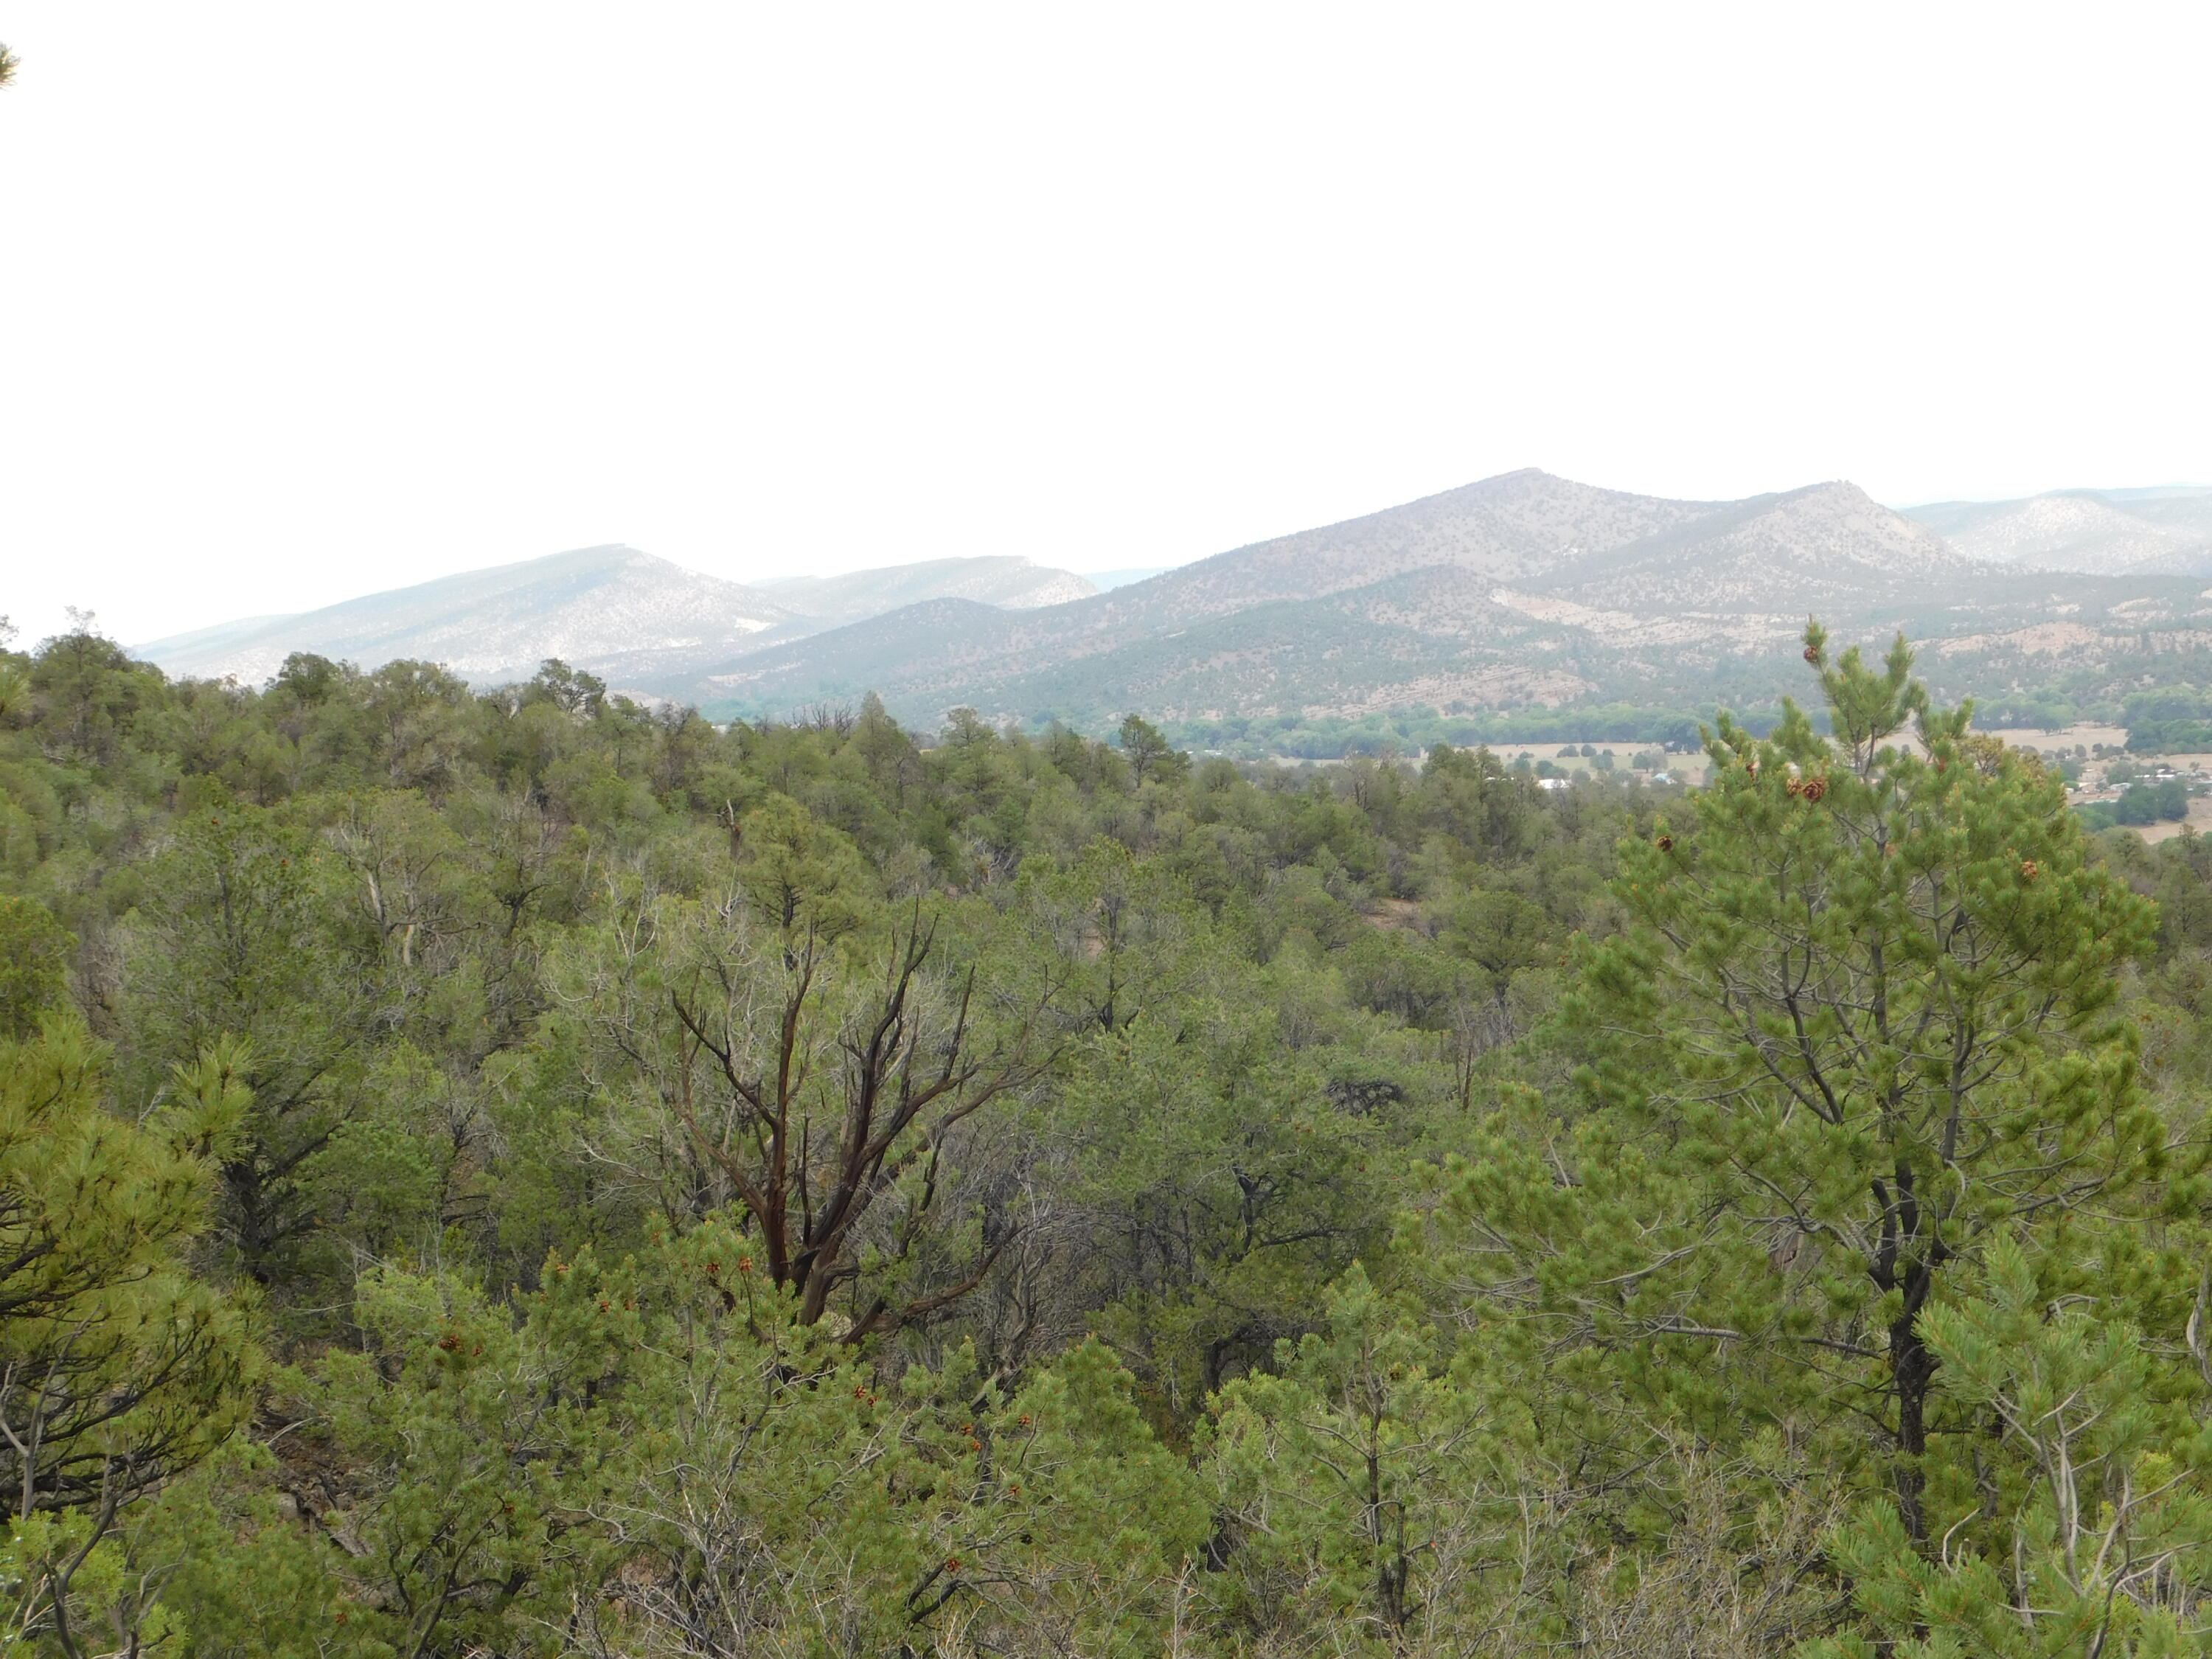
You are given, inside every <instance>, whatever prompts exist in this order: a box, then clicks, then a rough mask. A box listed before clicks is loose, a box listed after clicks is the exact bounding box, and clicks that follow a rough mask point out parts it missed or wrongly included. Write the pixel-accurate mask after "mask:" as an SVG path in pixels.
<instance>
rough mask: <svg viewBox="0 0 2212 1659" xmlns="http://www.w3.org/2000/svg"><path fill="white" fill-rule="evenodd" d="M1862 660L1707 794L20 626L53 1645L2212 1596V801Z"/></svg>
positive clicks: (548, 1638) (29, 1233) (26, 1406)
mask: <svg viewBox="0 0 2212 1659" xmlns="http://www.w3.org/2000/svg"><path fill="white" fill-rule="evenodd" d="M1807 651H1808V659H1810V661H1811V663H1812V668H1811V670H1810V671H1809V674H1808V683H1809V684H1813V685H1814V686H1815V687H1816V688H1817V691H1818V697H1819V701H1818V703H1817V705H1816V706H1815V707H1814V708H1812V709H1811V710H1809V711H1804V712H1801V711H1798V710H1796V709H1794V708H1792V709H1789V710H1786V711H1785V712H1784V717H1783V719H1782V720H1780V722H1779V723H1778V725H1777V726H1775V727H1774V728H1773V730H1772V732H1771V734H1770V735H1769V736H1767V737H1765V738H1753V737H1752V736H1751V735H1749V734H1748V733H1747V732H1745V731H1743V730H1741V728H1739V727H1738V726H1736V725H1735V723H1733V722H1732V721H1729V720H1725V719H1723V720H1722V721H1721V722H1720V723H1719V725H1718V726H1717V729H1716V730H1715V731H1714V732H1711V734H1710V743H1709V747H1710V751H1711V757H1712V759H1713V761H1714V763H1715V769H1714V772H1713V777H1712V782H1711V787H1706V788H1704V789H1701V790H1699V791H1697V792H1695V793H1685V792H1683V791H1681V790H1680V789H1679V788H1677V787H1674V786H1671V785H1662V786H1659V787H1651V786H1648V785H1644V784H1640V783H1638V781H1636V780H1635V779H1634V777H1633V776H1632V775H1629V774H1626V773H1620V772H1613V771H1607V770H1603V769H1601V770H1600V771H1599V772H1597V773H1595V774H1587V775H1583V776H1582V777H1581V778H1579V779H1578V781H1576V782H1574V783H1573V784H1572V785H1571V787H1565V788H1561V789H1559V790H1556V791H1547V790H1544V789H1541V788H1540V787H1538V785H1537V781H1536V779H1535V777H1534V775H1533V774H1531V773H1529V772H1526V771H1516V770H1514V769H1509V768H1507V767H1504V766H1502V765H1500V764H1499V763H1498V761H1497V760H1496V759H1494V758H1493V757H1492V756H1490V755H1489V754H1488V753H1487V752H1486V751H1484V750H1471V751H1470V750H1456V749H1452V748H1448V747H1438V748H1437V749H1436V750H1433V751H1432V752H1431V753H1429V754H1427V755H1425V756H1404V757H1400V756H1393V755H1388V754H1385V755H1382V756H1370V757H1357V758H1353V759H1351V760H1347V761H1345V762H1343V763H1339V764H1331V765H1327V766H1311V765H1305V766H1295V767H1294V766H1287V765H1279V764H1274V763H1250V764H1247V763H1231V762H1230V761H1228V760H1226V759H1224V758H1221V757H1208V756H1205V755H1188V754H1184V753H1182V752H1179V751H1177V750H1176V749H1175V748H1174V747H1173V746H1172V745H1171V744H1170V743H1169V742H1168V741H1167V740H1166V739H1165V738H1164V737H1163V736H1162V734H1161V732H1160V731H1159V730H1158V728H1157V727H1156V726H1153V725H1152V724H1151V723H1149V722H1148V721H1146V720H1144V719H1142V718H1139V717H1138V716H1135V715H1131V716H1129V717H1128V718H1127V720H1123V721H1122V722H1121V726H1120V727H1119V729H1118V731H1116V732H1115V733H1114V734H1113V736H1112V738H1111V740H1110V741H1106V742H1100V741H1097V740H1094V739H1092V738H1089V737H1086V736H1085V735H1083V734H1081V733H1079V732H1072V731H1067V730H1065V729H1060V728H1055V729H1054V730H1052V731H1049V732H1046V733H1045V734H1044V735H1043V736H1042V737H1038V738H1030V737H1024V736H1023V735H1020V734H1019V733H1018V732H1012V731H1001V730H999V729H996V728H995V727H994V725H993V723H992V722H991V721H990V720H986V719H984V718H982V717H981V716H980V715H978V714H976V713H975V711H973V710H969V709H957V710H954V711H952V712H951V714H950V715H949V716H948V717H947V720H946V721H945V726H944V727H943V729H942V730H940V731H939V732H928V733H924V732H909V731H907V730H904V729H902V727H900V726H898V725H897V724H896V722H894V721H893V720H890V718H889V717H888V716H887V715H886V714H884V709H883V708H882V707H881V705H880V704H879V703H878V702H875V701H874V700H873V699H872V698H871V699H868V700H866V701H865V702H862V703H861V704H860V706H859V707H858V708H853V709H842V708H824V709H820V710H817V711H813V712H812V713H811V714H806V715H805V716H803V717H799V718H794V719H793V720H789V721H787V722H779V723H763V724H760V725H757V726H747V725H737V726H730V727H728V728H726V729H724V728H719V727H716V726H712V725H710V724H708V722H706V721H704V720H702V719H701V718H700V717H699V716H698V715H697V714H696V713H693V712H690V711H687V710H683V709H660V708H646V707H643V706H641V705H640V704H638V703H637V702H634V701H632V700H630V699H629V698H626V697H624V696H621V695H620V694H619V693H618V692H617V691H614V690H611V689H610V688H609V687H608V686H607V685H605V684H603V683H601V682H600V681H599V680H598V679H596V678H594V677H592V675H590V674H587V673H582V672H580V671H576V670H574V669H573V668H571V667H569V666H568V665H564V664H562V663H559V662H549V663H547V664H546V665H544V670H543V671H542V672H541V673H540V674H538V677H537V678H535V679H533V680H532V681H531V682H529V683H528V684H521V685H514V686H508V687H504V688H500V689H497V690H478V689H475V688H471V687H470V686H469V685H467V684H464V683H463V682H461V681H460V680H459V679H458V678H455V677H453V675H451V674H449V673H447V671H444V670H442V669H441V668H439V667H437V666H436V665H429V664H422V663H395V664H391V665H386V666H385V667H382V668H380V669H377V670H374V671H368V672H364V671H360V670H358V669H356V668H355V667H352V666H350V665H346V664H342V663H334V662H330V661H326V660H324V659H319V658H314V657H309V656H295V657H294V658H293V659H290V660H289V661H288V662H287V663H286V664H285V665H283V669H282V671H280V672H278V673H277V674H276V676H275V677H274V678H271V679H270V682H269V683H268V684H266V685H265V686H263V687H261V688H259V689H253V688H248V687H242V686H238V685H235V684H228V683H222V684H216V683H207V682H180V683H172V682H169V681H167V680H166V679H165V678H163V677H162V676H161V674H160V673H159V672H157V671H155V670H153V669H151V668H149V667H148V666H146V665H143V664H139V663H136V662H133V661H132V660H131V659H130V658H129V657H128V655H127V654H126V653H124V652H123V651H121V650H120V649H119V648H118V647H115V646H114V645H113V644H112V642H111V641H106V640H105V639H103V638H101V637H100V635H98V634H96V633H95V632H94V631H92V630H91V629H90V628H89V627H88V626H87V627H83V628H80V629H76V630H75V631H73V632H72V633H70V634H69V635H64V636H62V637H60V638H58V639H55V640H52V641H47V642H46V643H45V644H43V645H41V646H40V647H39V648H38V649H36V650H35V651H31V652H26V653H9V652H4V651H0V1492H4V1493H5V1494H6V1503H7V1510H8V1516H9V1535H8V1536H9V1545H8V1553H7V1555H6V1557H5V1560H4V1563H0V1591H3V1592H4V1595H5V1596H6V1597H7V1598H8V1600H7V1602H6V1607H7V1610H8V1623H7V1625H6V1628H5V1633H4V1634H0V1644H4V1645H6V1646H8V1648H9V1650H11V1651H21V1652H25V1653H47V1652H51V1653H56V1654H63V1655H70V1656H79V1655H90V1654H94V1653H101V1654H106V1653H125V1652H150V1651H155V1650H162V1651H168V1652H172V1653H175V1654H178V1655H190V1656H208V1659H214V1656H230V1655H238V1656H245V1655H264V1654H266V1655H284V1656H291V1655H297V1656H301V1659H305V1656H309V1655H314V1656H361V1659H368V1656H388V1655H407V1656H445V1655H452V1656H461V1655H467V1654H499V1655H523V1654H529V1655H556V1654H578V1655H593V1656H615V1655H622V1656H634V1655H665V1656H707V1655H717V1656H725V1655H738V1654H744V1655H754V1654H791V1655H827V1654H833V1653H835V1654H868V1655H895V1654H916V1655H919V1654H922V1653H938V1654H947V1655H957V1654H968V1655H983V1654H997V1653H1046V1652H1057V1653H1070V1654H1077V1653H1079V1654H1084V1655H1092V1654H1130V1655H1137V1654H1146V1655H1150V1654H1157V1653H1159V1652H1162V1651H1168V1652H1172V1653H1176V1654H1183V1655H1201V1654H1203V1655H1235V1654H1245V1655H1253V1656H1259V1655H1282V1656H1287V1655H1291V1654H1302V1655H1303V1654H1321V1653H1328V1654H1370V1653H1371V1654H1407V1655H1413V1654H1419V1655H1444V1654H1451V1655H1497V1656H1508V1655H1510V1656H1522V1655H1535V1654H1547V1653H1555V1654H1560V1655H1565V1654H1570V1653H1572V1654H1579V1655H1591V1654H1597V1655H1628V1654H1638V1655H1642V1654H1647V1653H1668V1654H1673V1653H1684V1654H1692V1653H1694V1654H1699V1655H1712V1656H1751V1655H1766V1654H1787V1653H1795V1652H1799V1651H1804V1652H1808V1653H1820V1654H1824V1655H1828V1656H1844V1655H1866V1654H1874V1653H1882V1654H1888V1655H1913V1656H1925V1659H1936V1656H1938V1655H1954V1654H1955V1655H1966V1654H1972V1655H1990V1656H2015V1655H2018V1656H2028V1655H2046V1654H2048V1655H2057V1654H2077V1653H2091V1652H2097V1653H2103V1654H2106V1655H2119V1654H2128V1655H2138V1656H2151V1655H2165V1654H2181V1653H2196V1652H2203V1651H2206V1650H2207V1644H2208V1640H2212V1638H2208V1635H2207V1632H2208V1630H2212V1606H2208V1604H2207V1601H2206V1594H2207V1589H2208V1585H2209V1584H2212V1554H2208V1552H2212V1486H2208V1481H2212V1430H2208V1424H2212V1335H2209V1334H2208V1331H2212V1325H2208V1310H2212V1278H2208V1276H2207V1270H2206V1268H2205V1266H2204V1263H2205V1261H2206V1260H2207V1255H2206V1245H2207V1243H2208V1239H2207V1237H2206V1230H2205V1203H2206V1198H2207V1192H2206V1187H2205V1183H2204V1180H2203V1170H2204V1162H2205V1157H2206V1143H2205V1138H2204V1134H2203V1127H2204V1126H2203V1113H2202V1110H2201V1105H2200V1103H2201V1101H2202V1099H2203V1094H2204V1091H2205V1090H2206V1089H2207V1087H2208V1086H2212V1042H2208V1041H2207V1039H2206V1036H2205V1035H2204V1033H2205V1030H2206V1025H2205V1021H2204V1018H2203V1016H2204V1015H2205V1013H2206V1012H2208V1005H2212V854H2209V853H2208V852H2207V851H2206V850H2205V848H2203V844H2202V843H2200V842H2198V841H2197V838H2196V837H2195V836H2191V835H2188V834H2184V835H2182V836H2177V837H2175V838H2173V839H2172V840H2168V841H2166V842H2162V843H2160V844H2159V845H2157V846H2155V847H2151V846H2147V845H2145V844H2144V843H2143V842H2141V841H2139V840H2137V839H2136V838H2135V837H2134V836H2133V835H2132V834H2131V833H2130V831H2128V830H2126V829H2112V830H2108V831H2105V832H2103V833H2101V834H2099V835H2096V836H2093V838H2092V837H2089V836H2086V835H2085V831H2084V829H2083V827H2082V825H2081V823H2080V822H2079V821H2078V820H2077V818H2076V817H2075V816H2073V815H2071V814H2069V812H2068V811H2066V810H2065V808H2064V805H2063V796H2062V794H2061V793H2059V791H2058V789H2057V785H2056V783H2055V781H2052V780H2051V779H2048V778H2046V777H2045V776H2044V775H2043V774H2042V772H2041V770H2040V769H2039V767H2038V766H2037V765H2036V764H2035V763H2033V761H2032V760H2027V759H2023V758H2021V757H2018V756H2015V755H2013V754H2011V753H2009V752H2008V751H2006V750H2002V748H2000V747H1998V746H1996V745H1995V744H1991V743H1990V742H1989V741H1988V740H1987V739H1985V738H1982V737H1981V736H1980V735H1979V734H1978V733H1977V732H1975V731H1974V730H1973V729H1972V725H1971V721H1970V719H1969V714H1968V711H1964V710H1950V711H1946V710H1940V709H1936V708H1930V707H1929V706H1928V703H1927V700H1926V698H1925V697H1924V696H1923V694H1922V693H1921V692H1920V691H1919V690H1918V689H1917V685H1916V684H1915V683H1914V681H1913V679H1912V676H1911V663H1910V659H1909V657H1908V656H1907V655H1906V654H1905V652H1904V651H1903V649H1902V647H1899V648H1898V649H1897V650H1896V651H1894V652H1893V653H1892V654H1891V655H1890V656H1889V658H1888V659H1887V661H1885V662H1882V663H1879V664H1870V663H1869V662H1868V661H1867V660H1865V659H1863V657H1862V656H1861V655H1860V653H1858V652H1857V651H1856V650H1852V651H1845V652H1844V653H1841V654H1840V655H1839V656H1832V654H1831V653H1830V650H1829V647H1828V644H1827V641H1826V640H1825V638H1824V637H1822V636H1821V635H1820V633H1819V631H1818V630H1817V629H1815V630H1814V631H1813V632H1811V633H1810V634H1808V640H1807Z"/></svg>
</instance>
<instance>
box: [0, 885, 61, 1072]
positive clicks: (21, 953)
mask: <svg viewBox="0 0 2212 1659" xmlns="http://www.w3.org/2000/svg"><path fill="white" fill-rule="evenodd" d="M75 944H76V940H75V939H71V938H70V934H69V931H68V930H67V929H66V928H64V927H63V926H62V925H61V924H60V923H59V922H58V921H55V920H54V919H53V917H52V916H51V915H48V914H47V913H46V908H45V907H44V906H42V905H40V904H37V903H35V902H33V901H32V900H29V899H25V898H15V897H14V896H9V895H7V894H0V1039H15V1040H16V1041H21V1039H22V1038H24V1037H27V1036H30V1035H31V1033H32V1032H33V1030H36V1029H37V1028H38V1023H39V1017H40V1015H41V1014H42V1013H44V1012H46V1011H47V1010H49V1009H52V1008H55V1007H58V1006H60V1004H61V1002H62V1000H63V998H64V995H65V994H66V992H67V989H68V980H67V973H66V969H67V964H68V959H69V952H70V946H72V945H75Z"/></svg>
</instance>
